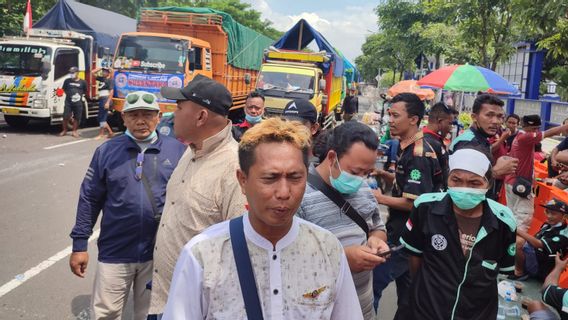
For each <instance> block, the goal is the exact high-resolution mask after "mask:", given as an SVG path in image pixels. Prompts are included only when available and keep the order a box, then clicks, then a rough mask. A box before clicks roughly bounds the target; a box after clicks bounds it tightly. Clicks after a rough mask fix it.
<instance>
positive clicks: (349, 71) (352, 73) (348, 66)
mask: <svg viewBox="0 0 568 320" xmlns="http://www.w3.org/2000/svg"><path fill="white" fill-rule="evenodd" d="M335 51H337V53H338V54H339V55H340V56H341V58H342V59H343V67H344V68H345V75H344V76H345V81H346V82H347V84H348V85H351V84H352V83H353V82H359V71H358V70H357V67H355V66H354V65H353V64H352V63H351V61H349V60H347V58H345V56H344V55H343V53H342V52H341V51H339V50H338V49H335Z"/></svg>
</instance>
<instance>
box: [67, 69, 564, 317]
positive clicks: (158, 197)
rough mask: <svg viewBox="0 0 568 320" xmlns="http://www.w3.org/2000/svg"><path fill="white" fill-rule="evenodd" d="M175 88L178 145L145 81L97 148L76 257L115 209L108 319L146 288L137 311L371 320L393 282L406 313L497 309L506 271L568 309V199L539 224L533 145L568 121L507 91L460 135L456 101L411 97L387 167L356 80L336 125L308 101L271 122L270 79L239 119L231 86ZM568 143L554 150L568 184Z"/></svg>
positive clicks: (97, 286) (480, 102)
mask: <svg viewBox="0 0 568 320" xmlns="http://www.w3.org/2000/svg"><path fill="white" fill-rule="evenodd" d="M161 95H162V96H163V97H164V98H166V99H169V100H175V101H177V109H176V111H175V113H174V117H173V119H174V120H173V129H174V130H173V131H174V133H175V137H176V138H177V139H174V138H172V137H169V136H167V135H164V134H161V133H160V132H159V130H157V129H156V128H157V126H158V122H159V112H160V108H159V105H158V102H157V98H156V96H155V95H153V94H151V93H147V92H133V93H130V94H128V96H127V97H126V98H125V106H124V109H123V115H122V117H123V119H124V124H125V126H126V128H127V130H126V132H125V134H124V135H120V136H117V137H115V138H113V139H110V140H108V141H106V142H105V143H103V144H102V145H101V146H99V147H98V148H97V150H96V151H95V154H94V156H93V158H92V161H91V163H90V165H89V168H88V169H87V173H86V175H85V178H84V180H83V183H82V185H81V192H80V197H79V203H78V208H77V218H76V224H75V226H74V227H73V230H72V232H71V238H72V239H73V253H72V255H71V258H70V267H71V270H72V272H73V273H74V274H75V275H77V276H79V277H85V274H86V271H87V266H88V265H89V255H88V253H87V247H88V239H89V237H90V236H91V235H92V233H93V228H94V227H95V224H96V222H97V220H98V217H99V215H100V214H101V212H102V217H101V223H100V236H99V240H98V248H99V254H98V259H97V264H96V276H95V283H94V286H93V295H92V308H91V310H92V314H93V318H95V319H120V318H121V315H122V313H123V310H124V308H125V302H126V300H127V298H128V295H129V293H130V292H131V291H132V294H133V295H134V296H133V297H132V300H133V302H134V319H135V320H141V319H245V318H248V319H255V320H256V319H304V318H315V319H366V320H367V319H375V317H376V315H377V314H379V315H380V310H379V309H378V306H379V302H380V299H381V296H382V293H383V291H384V289H385V288H386V287H387V286H388V285H389V284H390V283H391V282H393V281H394V282H395V283H396V293H397V303H398V308H397V312H396V315H395V319H480V320H481V319H483V320H485V319H495V318H496V317H497V311H498V290H497V276H498V274H500V273H505V274H509V275H510V277H511V279H514V280H516V281H522V280H524V279H526V278H527V275H530V276H533V277H538V278H541V280H543V281H544V285H543V301H544V302H546V303H548V304H550V305H551V306H553V307H555V308H556V309H557V310H558V312H559V313H560V314H561V316H562V319H565V318H566V317H567V316H568V313H567V312H566V311H565V310H566V309H567V308H568V302H567V301H568V295H565V293H566V290H565V289H562V288H560V287H558V278H559V276H560V273H561V272H562V271H563V270H564V268H565V267H566V264H567V263H568V259H563V257H562V255H563V254H564V253H565V249H566V246H567V245H568V229H567V228H566V223H565V220H564V215H565V214H568V205H567V204H566V203H564V202H562V201H561V200H560V199H553V200H551V201H550V202H549V203H547V204H546V205H545V210H546V215H547V218H548V220H547V222H546V223H545V224H544V225H543V226H542V228H541V229H540V231H539V232H538V233H537V234H535V235H531V234H529V233H528V227H529V226H530V224H531V221H532V215H533V213H534V195H533V194H532V193H531V186H532V183H533V162H534V155H535V147H536V145H537V144H538V143H539V142H540V141H541V140H542V139H543V138H544V137H548V136H553V135H557V134H559V133H563V132H566V131H568V124H566V125H562V126H558V127H555V128H551V129H548V130H546V131H541V130H540V128H541V120H540V117H539V116H537V115H528V116H523V117H522V119H521V118H520V117H519V116H517V115H508V116H507V117H506V118H505V111H504V110H503V101H502V100H500V99H499V98H498V97H497V96H494V95H490V94H480V95H479V96H478V97H477V98H476V100H475V102H474V105H473V108H472V111H473V112H472V118H473V124H472V126H471V127H470V128H468V129H467V130H465V132H463V133H462V134H460V135H459V136H457V137H456V138H455V139H453V140H452V141H449V139H448V138H449V136H450V135H451V134H450V132H451V130H452V127H453V125H454V124H455V120H456V118H457V115H458V113H457V111H456V110H455V109H454V108H452V107H451V106H448V105H446V104H444V103H437V104H435V105H433V106H432V107H431V108H429V110H426V107H425V104H424V102H423V101H421V100H420V98H419V97H418V96H417V95H415V94H412V93H401V94H399V95H397V96H395V97H392V99H390V101H389V105H390V106H389V109H388V116H389V118H388V132H389V135H390V136H392V139H388V141H391V142H389V151H388V152H387V153H388V157H389V160H388V162H387V165H386V166H385V167H384V168H383V167H382V168H377V163H378V162H377V159H378V157H380V156H381V154H383V153H385V151H384V150H382V149H381V145H382V144H381V140H380V139H379V136H378V134H377V132H376V131H375V130H373V129H372V128H371V127H369V126H367V125H365V124H363V123H361V122H358V121H356V118H357V116H356V113H357V111H358V101H357V97H356V95H355V92H354V91H352V92H351V95H350V96H349V97H350V99H347V100H348V104H349V107H348V108H347V110H346V112H345V114H344V120H345V121H344V122H343V123H342V124H340V125H338V126H337V127H335V128H332V129H326V130H322V129H321V128H320V127H319V125H318V112H317V110H316V107H315V106H314V105H313V104H312V103H311V102H310V101H308V100H302V99H298V100H292V101H290V102H289V103H288V104H287V105H286V107H285V109H284V110H283V114H282V115H281V116H279V117H266V116H265V114H264V97H263V96H262V94H261V93H259V92H256V91H255V92H252V93H251V94H249V96H248V97H247V99H246V103H245V106H244V113H245V118H244V121H243V122H242V123H237V124H233V123H231V121H230V120H228V114H229V109H230V107H231V106H232V98H231V94H230V92H229V91H228V90H227V89H226V88H225V87H224V86H223V85H221V84H220V83H218V82H215V81H213V80H212V79H209V78H207V77H204V76H196V77H195V79H194V80H192V81H191V82H190V83H189V84H188V85H187V86H186V87H184V88H181V89H180V88H168V87H164V88H162V90H161ZM101 108H102V109H103V110H104V109H105V108H106V105H102V107H101ZM426 116H427V118H428V121H427V124H425V125H424V121H423V120H424V119H425V117H426ZM519 121H520V123H519ZM505 123H506V126H507V128H506V129H504V128H503V127H502V126H503V125H504V124H505ZM519 124H520V125H521V126H522V130H519V129H517V126H518V125H519ZM103 129H104V128H103V127H102V126H101V135H102V134H103ZM182 142H183V143H182ZM564 144H565V145H566V148H565V149H568V142H565V143H564ZM563 147H564V146H563V145H562V144H561V145H559V147H557V149H556V152H553V154H552V158H551V159H550V162H552V167H553V168H555V169H556V170H560V172H559V173H558V175H559V178H558V179H557V180H558V181H559V183H563V182H564V181H567V182H568V178H566V180H562V179H563V176H562V175H563V173H562V171H563V167H562V166H561V165H560V164H559V163H562V161H564V158H563V157H565V155H564V154H563V152H564V150H565V149H562V148H563ZM566 152H567V153H568V151H566ZM566 158H568V157H566ZM369 178H371V179H382V180H384V181H388V182H389V183H390V184H391V185H392V191H391V192H390V193H388V192H385V190H383V189H382V188H375V187H374V186H372V185H371V184H369V183H367V182H366V181H368V179H369ZM502 189H504V190H505V193H506V196H505V197H506V200H507V205H503V204H501V203H499V202H498V201H497V200H498V198H499V195H500V194H501V190H502ZM379 205H383V206H386V207H387V208H388V218H387V219H386V221H383V218H382V217H381V212H380V209H379V208H380V207H379ZM551 256H552V258H551ZM554 257H556V258H554ZM555 262H556V263H555ZM565 297H566V298H565ZM527 305H528V308H529V311H530V312H531V313H532V314H533V316H534V317H535V318H534V319H557V316H556V315H555V314H554V313H553V312H552V311H551V310H550V309H549V308H548V307H547V306H546V305H544V304H543V303H542V302H541V301H530V302H527Z"/></svg>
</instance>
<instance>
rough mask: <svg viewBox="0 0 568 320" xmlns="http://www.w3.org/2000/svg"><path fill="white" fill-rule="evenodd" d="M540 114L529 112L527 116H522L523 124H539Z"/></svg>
mask: <svg viewBox="0 0 568 320" xmlns="http://www.w3.org/2000/svg"><path fill="white" fill-rule="evenodd" d="M540 124H541V121H540V116H539V115H538V114H531V115H527V116H523V126H525V127H527V126H531V127H532V126H540Z"/></svg>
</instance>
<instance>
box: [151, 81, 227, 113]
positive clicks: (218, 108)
mask: <svg viewBox="0 0 568 320" xmlns="http://www.w3.org/2000/svg"><path fill="white" fill-rule="evenodd" d="M160 93H161V94H162V97H164V98H166V99H169V100H176V101H186V100H189V101H193V102H195V103H197V104H199V105H200V106H203V107H204V108H207V109H209V110H211V111H213V112H215V113H218V114H220V115H223V116H226V115H228V114H229V109H230V108H231V106H232V105H233V98H232V97H231V92H229V90H227V88H225V86H224V85H222V84H220V83H219V82H217V81H215V80H213V79H210V78H208V77H206V76H204V75H200V74H199V75H197V76H196V77H195V78H193V80H191V82H189V83H188V84H187V86H185V87H184V88H181V89H180V88H172V87H162V88H161V89H160Z"/></svg>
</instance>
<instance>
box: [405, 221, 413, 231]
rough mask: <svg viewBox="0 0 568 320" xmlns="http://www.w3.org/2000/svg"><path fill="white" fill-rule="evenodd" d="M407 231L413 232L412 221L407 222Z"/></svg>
mask: <svg viewBox="0 0 568 320" xmlns="http://www.w3.org/2000/svg"><path fill="white" fill-rule="evenodd" d="M406 229H408V231H412V221H410V219H408V220H406Z"/></svg>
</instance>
